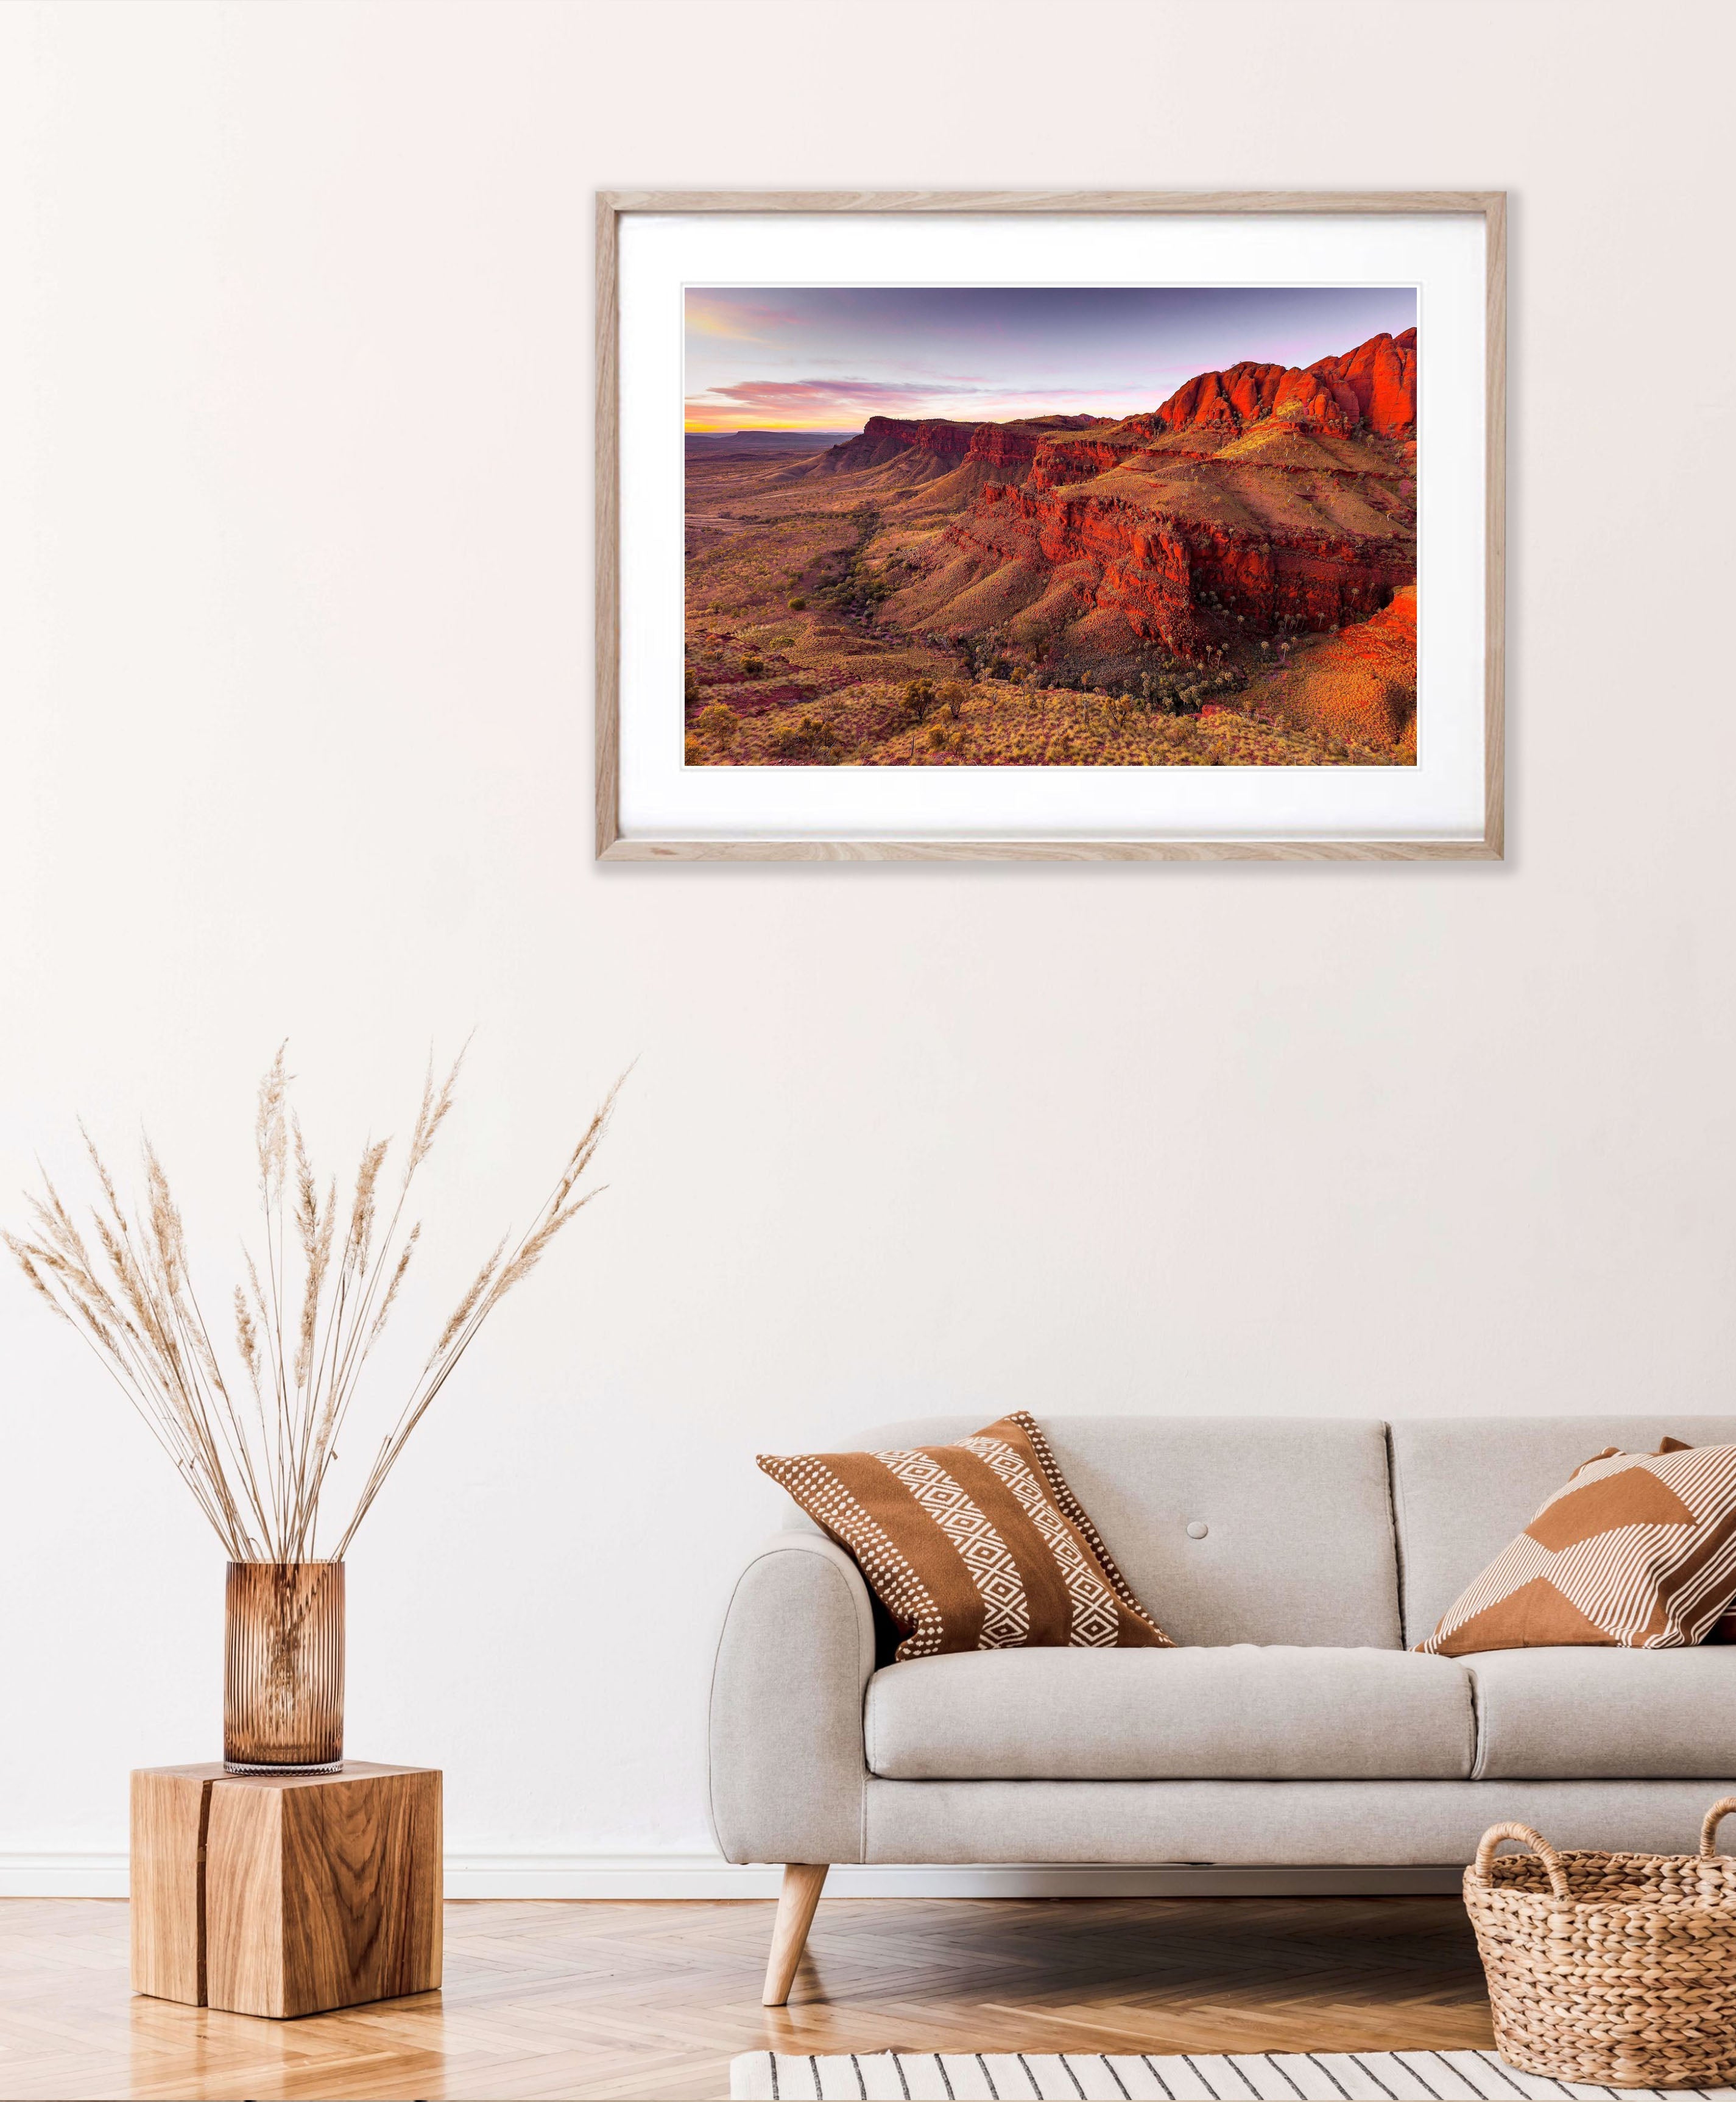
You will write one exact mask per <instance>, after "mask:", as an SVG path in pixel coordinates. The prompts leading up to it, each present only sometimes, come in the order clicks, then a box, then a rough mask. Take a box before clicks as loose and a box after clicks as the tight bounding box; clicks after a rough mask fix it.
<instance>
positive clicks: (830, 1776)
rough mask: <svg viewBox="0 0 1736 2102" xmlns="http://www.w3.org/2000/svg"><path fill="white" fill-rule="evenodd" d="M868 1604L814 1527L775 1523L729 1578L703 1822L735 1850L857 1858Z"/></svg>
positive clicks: (761, 1855) (869, 1650) (869, 1661)
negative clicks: (782, 1527)
mask: <svg viewBox="0 0 1736 2102" xmlns="http://www.w3.org/2000/svg"><path fill="white" fill-rule="evenodd" d="M874 1642H875V1630H874V1610H873V1608H872V1606H871V1605H870V1602H869V1598H868V1587H867V1585H866V1584H865V1583H864V1582H863V1581H862V1577H861V1571H860V1570H858V1569H857V1566H856V1564H855V1563H853V1562H852V1560H851V1559H850V1558H849V1556H848V1554H845V1553H844V1550H843V1549H842V1548H841V1547H839V1546H838V1545H835V1543H834V1542H833V1541H830V1540H826V1539H824V1538H822V1537H820V1536H818V1535H816V1534H809V1533H802V1532H781V1533H778V1534H777V1535H776V1536H775V1537H773V1539H771V1540H768V1541H767V1542H766V1544H765V1545H764V1547H762V1548H761V1549H760V1550H759V1552H758V1554H755V1557H754V1559H753V1560H752V1561H751V1562H750V1563H748V1565H747V1567H746V1569H744V1570H743V1571H742V1575H741V1578H740V1580H739V1581H738V1582H737V1585H736V1587H735V1593H734V1595H733V1598H732V1599H730V1601H729V1610H728V1613H727V1614H726V1615H725V1616H724V1631H723V1634H722V1636H721V1637H720V1639H719V1642H718V1645H717V1661H716V1664H715V1666H714V1667H713V1670H712V1674H711V1829H712V1830H713V1832H714V1833H715V1834H716V1836H717V1843H718V1845H719V1847H720V1848H721V1849H722V1851H723V1853H724V1858H725V1859H726V1860H731V1861H785V1862H787V1861H808V1862H821V1861H859V1860H861V1858H862V1851H863V1848H862V1812H863V1805H864V1802H865V1800H866V1780H867V1763H866V1759H865V1758H864V1756H863V1752H862V1700H863V1695H864V1692H865V1691H866V1687H867V1684H868V1681H869V1679H870V1677H871V1676H872V1675H873V1672H874V1661H875V1658H874Z"/></svg>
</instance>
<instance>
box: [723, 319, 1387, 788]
mask: <svg viewBox="0 0 1736 2102" xmlns="http://www.w3.org/2000/svg"><path fill="white" fill-rule="evenodd" d="M1416 375H1417V353H1416V332H1415V330H1414V329H1408V330H1405V331H1404V332H1403V333H1402V334H1401V335H1396V336H1395V335H1387V334H1381V335H1375V336H1374V337H1372V338H1371V339H1369V340H1367V341H1366V342H1364V343H1362V344H1358V345H1357V347H1356V348H1353V349H1352V350H1350V351H1348V352H1347V353H1344V354H1343V355H1341V356H1336V357H1326V358H1322V359H1320V360H1318V361H1317V362H1315V363H1314V364H1313V365H1310V366H1306V367H1286V366H1279V365H1273V364H1238V365H1234V366H1230V367H1229V369H1228V370H1224V371H1214V372H1205V373H1202V374H1200V375H1198V376H1197V377H1196V378H1194V379H1190V380H1189V382H1188V383H1187V384H1185V386H1183V387H1181V388H1179V389H1178V390H1177V391H1176V392H1175V393H1173V394H1172V395H1171V397H1170V398H1169V399H1168V400H1167V401H1164V402H1163V403H1162V406H1160V407H1158V408H1156V409H1154V410H1151V411H1149V413H1142V414H1139V415H1131V416H1128V417H1125V418H1123V419H1120V420H1118V421H1114V420H1110V419H1106V418H1100V417H1093V416H1087V415H1044V416H1038V417H1034V418H1028V419H1022V420H1020V421H1017V422H1011V423H967V422H949V421H944V420H938V419H922V420H909V419H899V418H896V417H891V416H878V415H877V416H872V417H870V418H869V419H867V421H866V427H865V428H863V429H862V431H861V432H860V434H859V435H857V436H853V437H844V438H843V439H842V441H839V434H837V433H834V432H791V431H753V432H737V433H734V434H730V433H724V432H717V433H708V434H705V435H698V436H690V437H689V439H688V441H687V635H686V644H687V675H686V721H687V756H688V760H689V763H690V764H694V765H737V766H739V765H808V766H813V765H852V764H857V765H874V766H895V765H906V766H907V765H928V766H932V765H951V766H959V765H964V766H983V765H1112V766H1140V765H1282V766H1321V765H1326V766H1331V765H1339V766H1343V765H1355V766H1374V765H1381V766H1390V765H1413V764H1415V756H1416V590H1415V583H1416V473H1417V463H1416Z"/></svg>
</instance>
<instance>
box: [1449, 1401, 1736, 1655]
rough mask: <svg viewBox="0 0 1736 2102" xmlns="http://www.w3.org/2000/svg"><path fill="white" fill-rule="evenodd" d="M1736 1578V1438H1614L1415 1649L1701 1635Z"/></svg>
mask: <svg viewBox="0 0 1736 2102" xmlns="http://www.w3.org/2000/svg"><path fill="white" fill-rule="evenodd" d="M1733 1590H1736V1445H1701V1446H1689V1445H1684V1444H1683V1443H1682V1442H1681V1439H1676V1438H1666V1439H1664V1441H1663V1443H1662V1444H1661V1445H1660V1446H1659V1447H1658V1450H1657V1451H1656V1452H1621V1451H1620V1450H1619V1449H1618V1448H1616V1447H1614V1446H1611V1447H1610V1449H1609V1450H1608V1451H1607V1452H1600V1453H1599V1454H1598V1455H1597V1457H1596V1459H1593V1460H1588V1461H1586V1463H1585V1465H1584V1466H1583V1467H1581V1468H1579V1470H1578V1471H1577V1472H1576V1473H1575V1474H1574V1477H1573V1479H1571V1480H1570V1482H1569V1483H1567V1485H1566V1487H1565V1488H1562V1489H1558V1490H1557V1492H1556V1493H1555V1494H1554V1495H1553V1496H1552V1497H1550V1498H1549V1500H1548V1502H1547V1503H1546V1504H1545V1505H1544V1506H1543V1509H1542V1510H1540V1511H1539V1513H1538V1514H1537V1515H1536V1517H1535V1518H1534V1519H1532V1520H1531V1523H1530V1524H1529V1525H1528V1526H1527V1527H1526V1529H1525V1531H1524V1532H1521V1534H1520V1536H1519V1537H1518V1538H1517V1540H1516V1541H1514V1542H1513V1543H1512V1545H1511V1546H1510V1547H1507V1548H1503V1550H1502V1551H1501V1552H1500V1554H1498V1555H1497V1556H1496V1557H1495V1560H1494V1561H1493V1562H1491V1563H1490V1565H1489V1567H1488V1568H1486V1570H1485V1571H1484V1572H1483V1573H1482V1575H1481V1576H1479V1577H1478V1578H1477V1581H1476V1582H1475V1583H1474V1584H1472V1585H1471V1586H1470V1588H1469V1589H1468V1590H1467V1591H1465V1592H1464V1594H1463V1595H1462V1596H1461V1597H1460V1598H1459V1600H1458V1601H1457V1603H1455V1605H1453V1606H1452V1607H1450V1608H1449V1609H1448V1611H1447V1612H1446V1614H1444V1615H1443V1616H1442V1617H1441V1625H1439V1626H1438V1627H1437V1629H1436V1630H1435V1631H1434V1633H1433V1634H1432V1635H1430V1636H1429V1638H1428V1640H1427V1641H1426V1642H1421V1643H1418V1644H1417V1647H1418V1648H1419V1649H1420V1650H1428V1651H1432V1652H1434V1653H1435V1654H1436V1655H1437V1656H1468V1655H1469V1654H1470V1653H1471V1652H1473V1651H1477V1650H1486V1649H1540V1648H1553V1647H1557V1646H1561V1645H1568V1644H1586V1645H1591V1644H1601V1645H1602V1646H1603V1647H1606V1648H1611V1649H1681V1648H1683V1647H1686V1646H1687V1645H1688V1644H1689V1643H1697V1642H1700V1641H1702V1640H1703V1639H1705V1638H1706V1636H1707V1634H1708V1633H1709V1632H1710V1631H1711V1630H1712V1628H1713V1627H1714V1625H1716V1624H1717V1622H1718V1621H1719V1617H1720V1614H1722V1612H1724V1609H1725V1607H1726V1605H1728V1604H1729V1601H1730V1595H1731V1593H1732V1591H1733Z"/></svg>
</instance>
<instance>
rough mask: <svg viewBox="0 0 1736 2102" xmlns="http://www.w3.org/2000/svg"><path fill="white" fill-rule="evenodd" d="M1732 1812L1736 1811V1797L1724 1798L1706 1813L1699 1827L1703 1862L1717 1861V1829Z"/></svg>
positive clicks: (1728, 1796)
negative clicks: (1704, 1819)
mask: <svg viewBox="0 0 1736 2102" xmlns="http://www.w3.org/2000/svg"><path fill="white" fill-rule="evenodd" d="M1733 1810H1736V1795H1727V1796H1725V1798H1723V1800H1722V1801H1721V1802H1719V1803H1714V1804H1713V1805H1712V1808H1711V1809H1710V1810H1708V1811H1707V1813H1706V1821H1705V1823H1704V1824H1703V1825H1701V1827H1700V1859H1701V1860H1703V1861H1712V1860H1716V1859H1717V1854H1716V1841H1717V1837H1718V1827H1719V1826H1720V1825H1721V1824H1722V1823H1723V1822H1724V1820H1725V1818H1726V1817H1728V1816H1729V1814H1730V1812H1732V1811H1733Z"/></svg>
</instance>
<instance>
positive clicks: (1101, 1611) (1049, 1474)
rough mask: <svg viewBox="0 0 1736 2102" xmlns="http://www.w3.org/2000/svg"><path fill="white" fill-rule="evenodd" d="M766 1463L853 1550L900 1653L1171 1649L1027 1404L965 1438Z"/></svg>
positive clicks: (763, 1458)
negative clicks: (893, 1630)
mask: <svg viewBox="0 0 1736 2102" xmlns="http://www.w3.org/2000/svg"><path fill="white" fill-rule="evenodd" d="M759 1465H760V1466H762V1467H763V1468H764V1470H765V1471H766V1473H767V1474H768V1475H770V1476H771V1477H772V1479H773V1481H775V1482H781V1483H782V1484H783V1486H784V1488H786V1489H787V1490H788V1491H789V1492H790V1495H791V1496H792V1497H795V1501H797V1502H798V1503H799V1505H800V1506H801V1507H802V1509H803V1510H804V1511H806V1512H807V1514H808V1516H809V1517H810V1518H811V1519H813V1520H814V1522H815V1523H817V1524H818V1525H820V1526H822V1527H823V1528H825V1530H826V1532H829V1533H830V1535H831V1537H832V1538H833V1539H834V1540H835V1541H837V1542H838V1544H839V1546H840V1547H842V1548H844V1550H846V1552H847V1553H848V1554H852V1555H853V1556H854V1557H855V1559H856V1562H857V1567H858V1568H860V1569H861V1572H862V1575H863V1576H865V1577H866V1580H867V1581H868V1584H869V1585H870V1589H871V1590H873V1591H874V1593H875V1596H876V1597H877V1598H878V1599H879V1600H880V1603H882V1604H883V1606H884V1607H885V1608H886V1610H887V1611H888V1612H889V1613H890V1614H891V1615H892V1619H893V1621H895V1622H896V1623H897V1628H898V1632H899V1634H901V1636H902V1638H903V1639H902V1641H901V1642H900V1643H899V1645H898V1651H897V1654H898V1657H899V1659H900V1661H902V1660H904V1659H906V1658H908V1657H913V1656H942V1655H944V1654H945V1653H946V1652H950V1651H957V1650H975V1649H1068V1648H1072V1649H1168V1648H1170V1647H1172V1645H1171V1642H1170V1639H1169V1637H1168V1636H1167V1634H1164V1632H1163V1630H1162V1629H1161V1628H1160V1627H1159V1626H1158V1625H1157V1623H1156V1622H1155V1621H1154V1620H1153V1619H1152V1618H1151V1616H1150V1615H1149V1614H1148V1613H1147V1612H1146V1611H1145V1608H1144V1607H1143V1606H1142V1605H1141V1604H1140V1602H1139V1600H1138V1599H1136V1597H1135V1596H1134V1594H1133V1591H1132V1589H1131V1586H1130V1585H1129V1584H1128V1582H1127V1579H1126V1578H1125V1577H1124V1576H1123V1575H1122V1573H1121V1572H1120V1571H1119V1570H1118V1568H1116V1567H1115V1563H1114V1559H1112V1557H1111V1556H1110V1554H1109V1550H1108V1549H1107V1548H1106V1547H1105V1545H1104V1544H1103V1541H1102V1540H1101V1538H1100V1537H1099V1535H1098V1532H1097V1528H1096V1527H1095V1526H1094V1525H1093V1524H1092V1522H1091V1519H1090V1518H1089V1517H1088V1516H1087V1513H1086V1511H1085V1508H1084V1506H1083V1505H1082V1504H1081V1503H1080V1501H1079V1500H1078V1497H1075V1496H1074V1493H1073V1492H1072V1490H1071V1489H1070V1488H1068V1486H1067V1483H1066V1480H1065V1477H1064V1476H1063V1475H1062V1474H1061V1469H1060V1467H1059V1466H1056V1461H1055V1456H1054V1454H1053V1453H1052V1452H1051V1451H1050V1449H1049V1443H1048V1440H1047V1439H1046V1438H1045V1437H1044V1436H1043V1433H1042V1431H1041V1430H1038V1427H1037V1423H1036V1419H1035V1418H1034V1417H1030V1416H1027V1415H1025V1413H1023V1412H1022V1411H1021V1412H1019V1413H1017V1414H1016V1415H1012V1416H1003V1417H1002V1418H1001V1419H1000V1421H999V1422H997V1423H991V1424H990V1426H988V1428H987V1429H986V1430H980V1431H978V1432H977V1434H976V1436H975V1437H974V1438H966V1439H961V1440H960V1441H959V1443H958V1444H956V1445H927V1446H917V1447H913V1448H910V1449H909V1450H906V1451H897V1452H809V1453H804V1454H800V1455H798V1456H796V1457H790V1458H783V1457H778V1456H777V1455H775V1454H771V1453H761V1454H760V1456H759Z"/></svg>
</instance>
